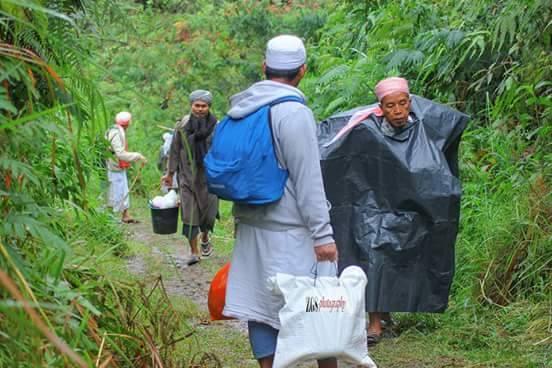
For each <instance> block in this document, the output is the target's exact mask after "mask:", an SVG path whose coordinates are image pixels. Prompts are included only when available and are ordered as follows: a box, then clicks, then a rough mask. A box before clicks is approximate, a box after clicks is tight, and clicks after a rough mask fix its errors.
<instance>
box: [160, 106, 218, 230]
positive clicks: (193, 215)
mask: <svg viewBox="0 0 552 368" xmlns="http://www.w3.org/2000/svg"><path fill="white" fill-rule="evenodd" d="M189 118H190V115H186V116H184V117H183V118H182V120H180V121H178V122H177V123H176V125H175V130H174V137H173V140H172V143H171V148H170V150H169V164H168V169H169V175H172V174H173V173H175V172H176V174H177V178H178V190H179V192H180V208H181V213H182V222H183V223H184V224H186V225H191V226H202V227H206V228H208V229H212V228H213V225H214V224H215V218H216V216H217V212H218V198H217V197H216V196H215V195H213V194H210V193H209V192H208V191H207V179H206V177H205V169H204V168H203V165H201V166H200V167H198V166H197V165H196V163H195V162H192V157H191V152H189V147H190V146H189V143H188V140H187V139H188V137H187V135H186V132H185V131H184V126H186V124H187V123H188V120H189ZM212 137H213V136H212V135H211V136H210V137H209V138H208V140H207V141H208V145H210V144H211V140H212Z"/></svg>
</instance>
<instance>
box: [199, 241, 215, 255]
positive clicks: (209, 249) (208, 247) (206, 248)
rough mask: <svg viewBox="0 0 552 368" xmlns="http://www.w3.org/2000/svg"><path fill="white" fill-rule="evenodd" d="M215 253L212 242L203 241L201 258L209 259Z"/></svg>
mask: <svg viewBox="0 0 552 368" xmlns="http://www.w3.org/2000/svg"><path fill="white" fill-rule="evenodd" d="M212 253H213V245H212V244H211V241H210V240H207V241H206V242H205V243H204V242H203V240H202V241H201V256H202V257H209V256H210V255H211V254H212Z"/></svg>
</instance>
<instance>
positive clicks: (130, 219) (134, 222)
mask: <svg viewBox="0 0 552 368" xmlns="http://www.w3.org/2000/svg"><path fill="white" fill-rule="evenodd" d="M121 221H122V222H123V224H139V223H140V221H138V220H135V219H133V218H129V219H126V220H121Z"/></svg>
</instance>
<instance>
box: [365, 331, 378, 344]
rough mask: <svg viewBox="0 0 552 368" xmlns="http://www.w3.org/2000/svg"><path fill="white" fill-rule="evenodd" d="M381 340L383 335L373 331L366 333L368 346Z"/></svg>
mask: <svg viewBox="0 0 552 368" xmlns="http://www.w3.org/2000/svg"><path fill="white" fill-rule="evenodd" d="M380 340H381V335H377V334H375V333H373V332H368V333H367V335H366V342H367V344H368V347H370V346H374V345H376V344H377V343H378V342H380Z"/></svg>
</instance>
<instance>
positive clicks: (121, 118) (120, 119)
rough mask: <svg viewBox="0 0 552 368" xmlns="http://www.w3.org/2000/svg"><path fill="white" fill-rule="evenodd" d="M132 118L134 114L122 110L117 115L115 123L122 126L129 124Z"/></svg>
mask: <svg viewBox="0 0 552 368" xmlns="http://www.w3.org/2000/svg"><path fill="white" fill-rule="evenodd" d="M130 119H132V115H131V114H130V112H128V111H121V112H120V113H118V114H117V115H115V123H116V124H117V125H120V126H127V125H128V123H129V122H130Z"/></svg>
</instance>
